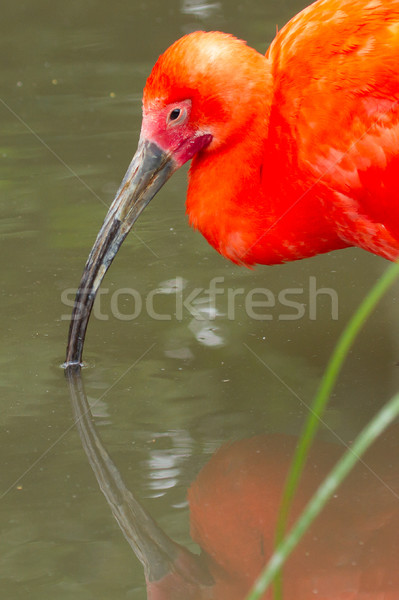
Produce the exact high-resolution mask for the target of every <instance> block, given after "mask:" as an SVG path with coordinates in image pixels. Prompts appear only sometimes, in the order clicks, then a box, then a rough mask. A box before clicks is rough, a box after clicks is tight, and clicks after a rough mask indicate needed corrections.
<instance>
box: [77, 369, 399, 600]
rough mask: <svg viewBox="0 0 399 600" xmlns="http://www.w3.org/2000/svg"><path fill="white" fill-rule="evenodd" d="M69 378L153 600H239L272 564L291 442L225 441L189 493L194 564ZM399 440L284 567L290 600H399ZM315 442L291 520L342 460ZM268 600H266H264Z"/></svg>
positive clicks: (350, 486) (89, 448)
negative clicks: (126, 476) (116, 458)
mask: <svg viewBox="0 0 399 600" xmlns="http://www.w3.org/2000/svg"><path fill="white" fill-rule="evenodd" d="M67 377H68V381H69V385H70V393H71V401H72V407H73V412H74V417H75V421H76V426H77V428H78V431H79V435H80V438H81V441H82V444H83V448H84V450H85V452H86V455H87V457H88V459H89V462H90V465H91V467H92V469H93V471H94V474H95V476H96V478H97V481H98V484H99V486H100V488H101V491H102V492H103V494H104V495H105V497H106V500H107V502H108V504H109V506H110V508H111V511H112V513H113V515H114V517H115V519H116V520H117V522H118V525H119V526H120V528H121V530H122V532H123V534H124V536H125V538H126V539H127V541H128V542H129V544H130V546H131V548H132V549H133V551H134V553H135V555H136V556H137V558H138V559H139V560H140V562H141V564H142V565H143V567H144V574H145V579H146V586H147V597H148V599H149V600H197V599H198V600H202V599H204V600H205V599H209V600H213V599H215V600H224V599H226V600H227V599H228V600H244V598H245V596H246V594H247V592H248V591H249V589H250V587H251V585H252V584H253V582H254V580H255V578H256V577H257V575H258V574H259V573H260V571H261V569H262V567H263V566H264V565H265V564H266V562H267V561H268V558H269V557H270V556H271V554H272V550H273V539H274V529H275V525H276V517H277V512H278V507H279V502H280V497H281V493H282V488H283V484H284V479H285V477H286V474H287V471H288V466H289V463H290V459H291V457H292V454H293V451H294V448H295V445H296V439H295V438H294V437H290V436H286V435H280V434H274V435H261V436H256V437H253V438H250V439H243V440H240V441H237V442H233V443H229V444H226V445H224V446H223V447H222V448H221V449H219V450H218V451H217V452H216V453H215V454H214V456H213V457H212V458H211V460H210V461H209V462H208V464H206V465H205V467H204V468H203V469H202V470H201V472H200V473H199V475H198V476H197V478H196V480H195V481H194V482H193V484H192V485H191V487H190V489H189V491H188V499H189V505H190V526H191V535H192V538H193V540H194V541H195V542H196V543H197V544H198V545H199V547H200V549H201V553H200V554H198V555H197V554H193V553H191V552H190V551H188V550H187V549H185V548H184V547H183V546H181V545H179V544H177V543H175V542H174V541H173V540H171V539H170V538H169V537H168V536H167V535H166V534H165V533H164V531H163V530H162V529H161V528H160V527H159V526H158V525H157V523H156V522H155V521H154V520H153V519H152V518H151V517H150V515H149V514H148V513H147V512H146V510H145V509H144V508H143V507H142V506H141V505H140V503H139V502H138V501H137V500H136V498H135V497H134V495H133V494H132V493H131V492H130V491H129V490H128V489H127V487H126V486H125V484H124V482H123V480H122V478H121V475H120V473H119V471H118V469H117V467H116V466H115V465H114V463H113V462H112V460H111V458H110V456H109V454H108V452H107V451H106V449H105V447H104V445H103V444H102V442H101V439H100V438H99V436H98V434H97V432H96V429H95V425H94V421H93V417H92V414H91V412H90V407H89V405H88V402H87V399H86V396H85V392H84V388H83V383H82V380H81V375H80V369H79V368H76V369H74V368H69V369H68V370H67ZM398 449H399V436H398V430H397V427H392V428H391V429H390V430H389V431H388V432H387V433H386V434H385V435H384V437H383V438H381V439H380V440H379V441H378V442H377V443H376V444H375V445H374V446H373V447H372V449H371V450H370V451H369V452H368V454H367V455H366V456H365V458H364V462H363V463H361V464H359V465H358V466H357V467H356V469H355V470H354V472H352V474H351V476H350V477H349V479H347V481H346V482H345V483H344V484H343V485H342V486H341V488H340V489H339V491H338V493H337V494H336V495H335V496H334V498H333V499H332V500H331V501H330V503H329V505H328V506H327V508H326V509H325V510H324V512H323V513H322V515H321V516H320V517H319V518H318V519H317V520H316V521H315V523H314V525H313V526H312V527H311V529H310V530H309V532H308V533H307V534H306V536H305V537H304V538H303V540H302V542H301V543H300V545H299V546H298V548H297V549H296V550H295V551H294V553H293V554H292V556H291V557H290V559H289V560H288V562H287V564H286V567H285V569H284V581H283V595H284V599H285V600H294V599H295V600H310V599H311V598H317V599H318V600H398V598H399V569H398V560H399V559H398V557H399V452H398ZM342 451H343V450H342V448H341V447H339V446H336V445H333V444H327V443H324V442H317V443H315V444H314V446H313V449H312V451H311V454H310V457H309V460H308V463H307V468H306V469H305V472H304V475H303V478H302V481H301V485H300V488H299V490H298V493H297V495H296V500H295V503H294V507H293V511H292V522H293V521H294V520H295V519H296V517H297V516H298V515H299V513H300V511H301V510H302V508H303V507H304V506H305V504H306V502H307V501H308V500H309V498H310V496H311V495H312V493H313V492H314V491H315V490H316V488H317V486H318V485H319V483H320V482H321V481H322V480H323V478H324V477H325V475H326V474H327V472H328V471H329V470H330V469H331V468H332V466H333V465H334V464H335V462H336V461H337V458H338V457H339V456H340V455H341V454H342ZM264 598H271V593H270V592H267V593H266V594H265V596H264Z"/></svg>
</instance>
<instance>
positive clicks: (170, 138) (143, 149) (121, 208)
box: [65, 31, 267, 366]
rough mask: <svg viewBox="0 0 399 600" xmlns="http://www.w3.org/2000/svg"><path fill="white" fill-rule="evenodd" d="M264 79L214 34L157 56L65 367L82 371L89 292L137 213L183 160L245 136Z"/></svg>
mask: <svg viewBox="0 0 399 600" xmlns="http://www.w3.org/2000/svg"><path fill="white" fill-rule="evenodd" d="M257 74H259V75H257ZM266 76H267V73H266V71H265V57H264V56H262V55H261V54H259V53H258V52H256V51H255V50H253V49H252V48H250V47H248V46H247V45H246V44H245V42H243V41H241V40H238V39H237V38H235V37H234V36H232V35H228V34H225V33H220V32H208V33H206V32H202V31H197V32H194V33H192V34H189V35H187V36H184V37H183V38H181V39H180V40H178V41H177V42H175V43H174V44H173V45H172V46H170V48H168V49H167V50H166V52H165V53H164V54H163V55H162V56H160V58H159V59H158V61H157V63H156V64H155V66H154V68H153V70H152V72H151V74H150V76H149V78H148V80H147V83H146V86H145V89H144V95H143V121H142V128H141V133H140V139H139V144H138V149H137V152H136V154H135V155H134V157H133V160H132V161H131V163H130V165H129V167H128V169H127V172H126V174H125V177H124V179H123V181H122V183H121V185H120V188H119V190H118V192H117V194H116V197H115V199H114V201H113V203H112V204H111V207H110V209H109V211H108V214H107V215H106V218H105V221H104V224H103V226H102V228H101V230H100V232H99V234H98V236H97V239H96V241H95V243H94V246H93V248H92V250H91V253H90V255H89V258H88V261H87V263H86V267H85V269H84V272H83V275H82V279H81V282H80V286H79V289H78V292H77V295H76V299H75V305H74V309H73V313H72V321H71V326H70V331H69V341H68V349H67V358H66V363H65V365H66V366H68V365H70V364H80V363H81V357H82V351H83V343H84V338H85V332H86V328H87V323H88V319H89V316H90V312H91V308H92V306H93V303H94V299H95V295H96V292H97V290H98V288H99V286H100V284H101V281H102V279H103V277H104V275H105V273H106V271H107V269H108V267H109V266H110V264H111V262H112V260H113V258H114V257H115V255H116V253H117V252H118V249H119V247H120V246H121V244H122V242H123V240H124V239H125V237H126V235H127V234H128V232H129V231H130V229H131V228H132V226H133V224H134V222H135V221H136V220H137V218H138V216H139V215H140V213H141V212H142V211H143V209H144V208H145V207H146V206H147V204H148V203H149V202H150V200H151V199H152V198H153V197H154V195H155V194H156V193H157V192H158V190H159V189H160V188H161V187H162V186H163V184H164V183H165V182H166V181H167V180H168V179H169V177H170V176H171V175H172V174H173V173H174V172H175V171H176V170H177V169H178V168H179V167H181V166H182V165H183V164H184V163H186V162H187V161H188V160H190V159H191V158H193V157H199V156H201V155H203V154H204V153H211V152H214V151H217V150H218V149H220V148H221V146H223V144H226V143H230V144H231V143H234V141H235V139H236V140H239V139H240V138H241V137H242V135H243V133H244V129H246V130H248V126H249V124H250V123H251V121H252V120H253V119H255V118H257V117H259V114H260V113H261V112H262V111H261V109H260V104H262V103H263V104H264V102H265V98H264V84H265V78H266Z"/></svg>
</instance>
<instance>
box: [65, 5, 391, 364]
mask: <svg viewBox="0 0 399 600" xmlns="http://www.w3.org/2000/svg"><path fill="white" fill-rule="evenodd" d="M398 65H399V0H319V1H318V2H315V3H314V4H312V5H311V6H309V7H308V8H306V9H305V10H303V11H302V12H301V13H299V14H298V15H297V16H296V17H294V18H293V19H292V20H291V21H290V22H289V23H288V24H287V25H286V26H285V27H284V28H283V29H282V30H281V31H280V32H279V33H278V35H277V36H276V38H275V40H274V41H273V43H272V44H271V46H270V48H269V50H268V51H267V53H266V56H263V55H262V54H259V53H258V52H257V51H256V50H254V49H252V48H250V47H248V46H247V45H246V44H245V43H244V42H243V41H241V40H238V39H236V38H235V37H233V36H232V35H228V34H225V33H219V32H202V31H197V32H195V33H192V34H189V35H187V36H185V37H183V38H182V39H180V40H178V41H177V42H175V43H174V44H173V45H172V46H171V47H170V48H168V50H166V52H165V53H164V54H163V55H162V56H161V57H160V58H159V59H158V61H157V63H156V64H155V66H154V68H153V70H152V73H151V75H150V76H149V78H148V80H147V83H146V86H145V89H144V97H143V123H142V129H141V135H140V141H139V146H138V150H137V153H136V155H135V156H134V158H133V160H132V162H131V164H130V166H129V168H128V170H127V173H126V175H125V178H124V180H123V182H122V185H121V187H120V189H119V191H118V193H117V195H116V198H115V200H114V202H113V204H112V206H111V208H110V210H109V213H108V215H107V217H106V219H105V222H104V225H103V227H102V229H101V231H100V233H99V235H98V237H97V240H96V242H95V244H94V246H93V249H92V252H91V254H90V256H89V259H88V262H87V264H86V269H85V271H84V273H83V276H82V280H81V284H80V289H79V291H78V294H77V297H76V303H75V309H74V313H73V320H72V324H71V330H70V340H69V347H68V353H67V364H69V363H79V362H80V360H81V355H82V349H83V341H84V336H85V331H86V326H87V322H88V318H89V314H90V310H91V307H92V304H93V301H94V297H95V294H96V291H97V289H98V287H99V285H100V283H101V280H102V278H103V276H104V274H105V272H106V270H107V269H108V267H109V265H110V263H111V262H112V260H113V258H114V256H115V254H116V253H117V251H118V249H119V247H120V245H121V244H122V242H123V240H124V239H125V237H126V235H127V233H128V232H129V230H130V229H131V227H132V225H133V223H134V222H135V220H136V219H137V217H138V216H139V214H140V213H141V211H142V210H143V209H144V207H145V206H146V205H147V204H148V202H149V201H150V200H151V199H152V198H153V196H154V195H155V194H156V193H157V191H158V190H159V189H160V187H161V186H162V185H163V184H164V183H165V181H166V180H167V179H168V178H169V177H170V176H171V175H172V173H174V171H176V169H178V168H179V167H180V166H181V165H183V164H184V163H185V162H187V161H188V160H190V159H192V164H191V169H190V174H189V186H188V192H187V213H188V216H189V221H190V223H191V225H193V227H195V228H197V229H199V230H200V231H201V232H202V234H203V235H204V236H205V237H206V239H207V240H208V241H209V243H210V244H212V246H214V247H215V248H216V250H217V251H218V252H220V253H221V254H223V255H224V256H226V257H227V258H229V259H230V260H232V261H234V262H235V263H238V264H246V265H251V264H254V263H262V264H276V263H282V262H285V261H289V260H297V259H301V258H306V257H309V256H313V255H315V254H319V253H322V252H327V251H330V250H335V249H338V248H345V247H347V246H359V247H361V248H364V249H365V250H369V251H370V252H374V253H375V254H378V255H380V256H383V257H385V258H387V259H390V260H396V259H397V258H398V257H399V200H398V199H399V178H398V176H397V174H398V172H399V107H398V101H399V67H398Z"/></svg>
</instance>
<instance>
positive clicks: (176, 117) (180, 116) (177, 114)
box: [167, 106, 188, 127]
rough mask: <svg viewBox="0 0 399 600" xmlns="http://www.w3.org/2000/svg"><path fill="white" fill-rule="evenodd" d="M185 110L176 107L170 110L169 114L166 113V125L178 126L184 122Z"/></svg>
mask: <svg viewBox="0 0 399 600" xmlns="http://www.w3.org/2000/svg"><path fill="white" fill-rule="evenodd" d="M187 114H188V112H187V108H186V107H185V106H176V107H175V108H172V109H171V111H170V113H168V117H167V124H168V125H170V126H171V127H174V126H175V125H180V123H182V122H183V121H185V119H186V117H187Z"/></svg>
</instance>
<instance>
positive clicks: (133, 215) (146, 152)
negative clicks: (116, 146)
mask: <svg viewBox="0 0 399 600" xmlns="http://www.w3.org/2000/svg"><path fill="white" fill-rule="evenodd" d="M176 168H177V165H176V164H175V161H174V160H173V158H172V157H171V155H169V154H167V153H166V152H165V151H164V150H162V149H161V148H160V147H159V146H157V144H155V143H154V142H151V141H148V140H145V139H140V141H139V145H138V148H137V152H136V154H135V155H134V157H133V160H132V162H131V163H130V165H129V168H128V170H127V171H126V174H125V177H124V178H123V181H122V183H121V186H120V188H119V190H118V192H117V194H116V196H115V199H114V201H113V203H112V204H111V207H110V209H109V211H108V213H107V216H106V217H105V220H104V223H103V226H102V227H101V229H100V232H99V234H98V235H97V239H96V241H95V242H94V245H93V248H92V250H91V252H90V255H89V258H88V259H87V263H86V266H85V268H84V271H83V275H82V279H81V280H80V285H79V289H78V291H77V294H76V298H75V304H74V307H73V311H72V317H71V319H72V320H71V325H70V328H69V338H68V347H67V354H66V361H65V363H64V367H65V368H66V367H68V366H69V365H76V364H78V365H80V364H81V362H82V352H83V344H84V339H85V335H86V329H87V324H88V321H89V317H90V313H91V309H92V307H93V303H94V300H95V297H96V293H97V290H98V288H99V287H100V284H101V282H102V280H103V278H104V275H105V273H106V272H107V270H108V267H109V266H110V264H111V262H112V261H113V259H114V257H115V255H116V253H117V252H118V250H119V248H120V246H121V245H122V242H123V240H124V239H125V237H126V236H127V234H128V233H129V231H130V229H131V228H132V226H133V224H134V222H135V221H136V219H137V218H138V217H139V215H140V213H141V212H142V211H143V210H144V208H145V207H146V206H147V204H148V203H149V202H150V201H151V199H152V198H153V197H154V196H155V194H156V193H157V192H158V190H159V189H160V188H161V187H162V186H163V184H164V183H165V182H166V181H167V180H168V179H169V177H170V176H171V175H172V174H173V172H174V171H175V170H176Z"/></svg>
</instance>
